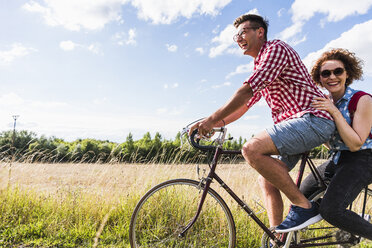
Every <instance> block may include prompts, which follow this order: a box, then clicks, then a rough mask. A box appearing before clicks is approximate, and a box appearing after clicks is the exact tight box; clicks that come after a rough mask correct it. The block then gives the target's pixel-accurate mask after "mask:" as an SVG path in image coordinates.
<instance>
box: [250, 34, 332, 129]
mask: <svg viewBox="0 0 372 248" xmlns="http://www.w3.org/2000/svg"><path fill="white" fill-rule="evenodd" d="M244 83H248V84H249V85H250V86H251V88H252V90H253V97H252V98H251V99H250V100H249V102H248V104H247V106H248V108H250V107H251V106H252V105H253V104H255V103H256V102H258V101H259V100H260V99H261V97H262V96H263V97H264V98H265V99H266V102H267V104H268V105H269V107H270V108H271V114H272V118H273V120H274V123H275V124H276V123H279V122H281V121H284V120H288V119H293V118H297V117H301V116H302V115H304V114H306V113H312V114H314V115H315V116H318V117H322V118H326V119H330V120H332V117H331V115H330V114H329V113H328V112H326V111H321V110H317V109H315V108H313V107H312V106H311V101H312V100H313V99H314V97H325V96H324V94H323V93H322V92H321V91H320V90H319V88H318V87H317V86H316V85H315V83H314V82H313V80H312V79H311V76H310V74H309V73H308V71H307V69H306V67H305V65H304V64H303V62H302V61H301V59H300V57H299V55H298V54H297V52H296V51H295V50H294V49H293V48H292V47H290V46H289V45H288V44H286V43H285V42H283V41H280V40H273V41H267V42H265V44H264V45H263V46H262V48H261V50H260V52H259V53H258V56H257V57H256V58H255V61H254V71H253V74H252V75H251V76H250V77H249V79H248V80H247V81H246V82H244Z"/></svg>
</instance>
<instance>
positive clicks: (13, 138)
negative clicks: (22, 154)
mask: <svg viewBox="0 0 372 248" xmlns="http://www.w3.org/2000/svg"><path fill="white" fill-rule="evenodd" d="M18 117H19V115H13V120H14V125H13V137H12V148H11V153H12V154H11V155H12V159H11V160H10V163H9V170H8V186H7V188H8V189H9V187H10V181H11V178H12V163H13V162H14V159H15V156H14V153H15V147H14V142H15V134H16V132H15V128H16V123H17V118H18Z"/></svg>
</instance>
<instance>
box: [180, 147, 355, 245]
mask: <svg viewBox="0 0 372 248" xmlns="http://www.w3.org/2000/svg"><path fill="white" fill-rule="evenodd" d="M223 154H227V155H241V151H235V150H223V149H222V148H221V147H216V150H215V153H214V157H213V160H212V162H211V169H210V171H209V174H208V176H207V177H206V178H205V179H202V181H201V183H203V181H205V186H204V190H203V194H202V197H201V200H200V203H199V206H198V209H197V212H196V214H195V216H194V218H193V219H192V220H191V221H190V223H188V224H187V225H186V227H185V228H184V229H183V231H182V232H181V233H180V234H179V236H180V237H183V236H184V235H185V234H186V232H187V231H188V230H189V229H190V228H191V227H192V226H193V224H194V223H195V222H196V220H197V219H198V216H199V214H200V212H201V210H202V207H203V203H204V201H205V198H206V196H207V192H208V190H209V188H210V184H211V182H212V181H213V179H214V180H216V181H217V182H218V183H219V184H220V186H221V187H222V188H223V189H224V190H226V192H227V193H228V194H229V195H230V196H231V197H232V198H233V199H234V200H235V201H236V202H237V203H238V205H239V206H240V207H241V208H242V209H244V211H245V212H246V213H247V214H248V216H249V217H251V218H252V219H253V220H254V221H255V222H256V223H257V224H258V225H259V226H260V227H261V229H262V230H263V231H264V232H265V233H266V234H267V235H268V236H269V237H270V238H271V239H272V240H273V241H274V242H275V243H276V244H277V245H279V246H282V245H285V239H286V235H285V236H284V237H283V238H282V239H278V238H277V237H276V236H275V235H274V234H273V232H272V231H271V230H270V229H269V228H268V227H267V226H266V225H265V224H264V223H263V222H262V221H261V220H260V219H259V218H258V217H257V215H256V214H255V213H254V211H253V210H252V209H251V208H250V207H249V206H248V204H247V203H245V202H244V201H243V200H241V199H240V198H239V197H238V196H237V195H236V194H235V193H234V192H233V190H231V188H230V187H229V186H228V185H227V184H226V183H225V182H224V181H223V180H222V179H221V178H220V177H219V176H218V175H217V174H216V172H215V170H216V168H217V163H218V159H219V158H220V156H221V155H223ZM306 164H307V165H308V167H309V168H310V171H311V173H312V174H313V175H314V177H315V178H316V180H317V182H318V185H319V186H320V187H321V188H324V189H326V188H327V184H326V182H325V181H324V180H323V178H322V177H321V175H320V172H319V171H318V170H317V168H316V166H315V165H314V163H313V162H312V160H311V159H310V158H309V157H308V153H304V154H303V155H302V160H301V164H300V168H299V171H298V174H297V180H296V185H297V187H300V185H301V181H302V178H303V175H304V172H305V167H306ZM328 237H329V236H323V237H317V238H312V239H307V240H306V241H305V242H311V241H316V240H321V239H325V238H328ZM342 243H349V242H348V241H345V242H326V243H316V244H306V243H304V244H299V245H291V246H288V247H291V248H302V247H316V246H324V245H333V244H342Z"/></svg>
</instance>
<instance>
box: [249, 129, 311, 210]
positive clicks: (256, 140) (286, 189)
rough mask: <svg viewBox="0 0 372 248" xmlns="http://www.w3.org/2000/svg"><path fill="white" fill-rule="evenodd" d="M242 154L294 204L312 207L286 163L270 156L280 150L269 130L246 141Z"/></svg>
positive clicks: (306, 207)
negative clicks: (291, 175) (293, 178)
mask: <svg viewBox="0 0 372 248" xmlns="http://www.w3.org/2000/svg"><path fill="white" fill-rule="evenodd" d="M242 154H243V156H244V158H245V160H246V161H247V162H248V164H249V165H250V166H252V167H253V168H254V169H255V170H257V172H258V173H260V174H261V175H262V176H263V177H264V178H265V179H266V180H267V181H269V182H270V183H271V184H273V185H274V186H275V187H276V188H277V189H279V190H280V191H282V192H283V193H284V194H285V195H286V196H287V197H288V199H289V200H290V201H291V202H292V204H293V205H296V206H299V207H301V208H305V209H308V208H310V207H311V204H310V202H309V201H308V200H307V199H306V198H305V196H304V195H303V194H302V193H301V191H300V190H299V189H298V187H297V186H296V184H295V183H294V182H293V180H292V178H291V177H290V175H289V173H288V169H287V168H286V165H285V164H284V163H283V162H281V161H278V160H276V159H274V158H272V157H271V156H270V155H278V154H279V152H278V150H277V149H276V146H275V145H274V142H273V141H272V139H271V137H270V135H269V134H268V133H267V131H263V132H261V133H260V134H258V135H256V136H254V137H253V138H252V139H251V140H249V141H248V142H247V143H245V144H244V146H243V148H242Z"/></svg>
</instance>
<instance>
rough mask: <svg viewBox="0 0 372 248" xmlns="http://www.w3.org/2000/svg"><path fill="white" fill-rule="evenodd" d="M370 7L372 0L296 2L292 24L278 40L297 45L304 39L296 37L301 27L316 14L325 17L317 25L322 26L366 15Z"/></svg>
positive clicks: (293, 6) (292, 7)
mask: <svg viewBox="0 0 372 248" xmlns="http://www.w3.org/2000/svg"><path fill="white" fill-rule="evenodd" d="M371 6H372V0H359V1H358V2H357V3H356V2H355V1H350V0H328V1H323V0H312V1H308V0H296V1H295V2H294V3H293V4H292V6H291V13H292V23H293V24H292V25H291V26H290V27H288V28H286V29H285V30H284V31H282V32H281V33H280V34H279V38H280V39H282V40H285V41H287V42H289V43H291V44H293V43H296V42H297V44H298V42H299V41H304V40H305V39H304V38H298V37H296V36H302V35H301V32H302V27H303V26H304V25H305V23H306V21H308V20H309V19H311V18H312V17H313V16H314V15H315V14H316V13H321V14H324V15H325V19H321V20H320V23H319V24H320V26H324V23H325V22H338V21H341V20H343V19H344V18H346V17H348V16H352V15H363V14H366V13H367V12H368V9H369V8H370V7H371ZM292 39H294V40H292Z"/></svg>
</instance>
